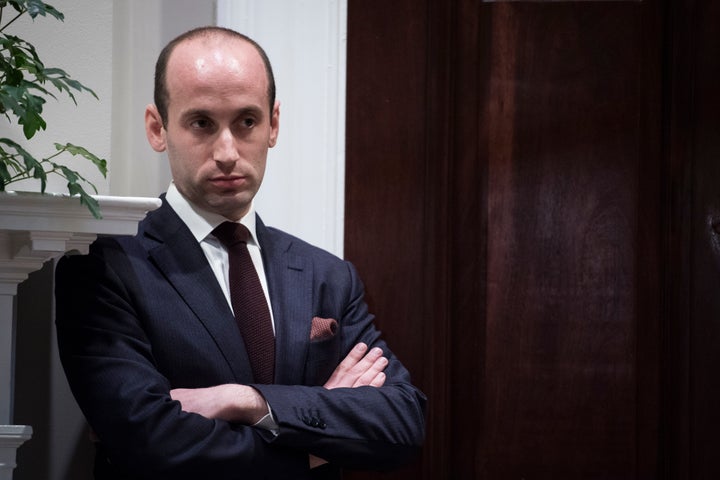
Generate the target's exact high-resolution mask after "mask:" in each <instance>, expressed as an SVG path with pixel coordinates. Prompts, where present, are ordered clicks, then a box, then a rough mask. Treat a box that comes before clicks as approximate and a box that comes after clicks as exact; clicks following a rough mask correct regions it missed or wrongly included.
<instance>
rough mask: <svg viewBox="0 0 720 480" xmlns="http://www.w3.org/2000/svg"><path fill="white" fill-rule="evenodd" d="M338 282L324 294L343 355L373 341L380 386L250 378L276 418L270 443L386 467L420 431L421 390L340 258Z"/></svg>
mask: <svg viewBox="0 0 720 480" xmlns="http://www.w3.org/2000/svg"><path fill="white" fill-rule="evenodd" d="M342 265H343V268H342V269H341V270H342V275H343V277H344V278H343V279H338V278H333V281H332V282H329V283H331V284H332V286H333V287H337V286H346V287H342V288H340V290H337V291H333V292H332V293H330V292H329V290H332V289H325V293H324V295H326V296H331V297H335V299H334V302H336V303H337V304H338V305H339V308H338V311H339V312H340V316H339V318H340V320H339V323H340V325H341V329H340V332H341V333H340V335H341V338H342V346H341V352H340V358H344V357H345V356H346V355H347V354H348V353H349V351H350V350H351V349H352V348H353V346H355V345H356V344H357V343H358V342H365V343H366V344H368V345H369V346H370V347H380V348H381V349H382V350H383V352H384V355H385V356H386V357H387V358H388V360H389V364H388V366H387V368H386V369H385V373H386V375H387V380H386V382H385V385H384V386H382V387H380V388H375V387H360V388H337V389H332V390H328V389H325V388H324V387H322V386H298V385H293V386H285V385H254V387H255V388H257V389H258V390H259V391H260V392H261V393H262V394H263V396H264V397H265V399H266V400H267V401H268V403H269V405H270V406H271V408H272V410H273V415H274V416H275V420H276V421H277V423H278V425H279V433H278V435H277V437H276V438H275V440H274V443H275V444H277V445H283V446H287V447H289V448H303V449H306V450H308V451H309V452H310V453H312V454H314V455H316V456H319V457H321V458H324V459H326V460H328V461H330V462H332V463H334V464H337V465H340V466H342V467H347V468H354V469H377V470H381V469H387V468H393V467H397V466H399V465H402V464H404V463H407V461H408V460H409V459H411V458H412V457H413V456H414V455H415V454H416V453H417V452H418V451H419V449H420V446H421V445H422V443H423V440H424V435H425V419H424V415H425V403H426V399H425V396H424V395H423V393H422V392H421V391H420V390H418V389H417V388H416V387H414V386H413V385H412V383H411V381H410V374H409V373H408V371H407V370H406V369H405V367H404V366H403V365H402V364H401V363H400V361H399V360H398V359H397V357H396V356H395V355H394V354H393V353H392V351H391V350H390V349H389V347H388V345H387V344H386V343H385V342H384V341H383V340H382V338H381V335H380V332H379V331H378V330H377V329H376V328H375V326H374V324H373V316H372V315H371V314H369V312H368V308H367V305H366V303H365V302H364V288H363V285H362V283H361V281H360V280H359V277H358V275H357V273H356V271H355V269H354V267H353V266H352V265H351V264H349V263H347V262H342Z"/></svg>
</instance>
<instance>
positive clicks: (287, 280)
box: [257, 218, 313, 385]
mask: <svg viewBox="0 0 720 480" xmlns="http://www.w3.org/2000/svg"><path fill="white" fill-rule="evenodd" d="M257 229H258V237H259V240H260V244H261V247H262V250H261V251H262V255H263V263H264V265H265V275H266V276H267V280H268V289H269V290H270V300H271V303H272V308H273V318H274V321H275V343H276V346H275V352H276V354H275V383H278V384H283V385H296V384H301V383H302V382H303V378H304V374H305V361H306V359H307V352H308V345H309V339H310V322H311V319H312V317H313V315H312V313H313V312H312V299H313V289H312V277H313V271H312V264H311V263H310V262H309V261H308V260H307V259H306V258H304V257H301V256H299V255H295V254H294V253H292V248H291V247H292V241H289V240H288V239H287V238H284V237H283V236H281V235H278V234H277V233H275V232H273V231H271V230H268V229H267V228H266V227H265V226H264V225H263V224H262V222H261V221H260V220H259V218H258V224H257Z"/></svg>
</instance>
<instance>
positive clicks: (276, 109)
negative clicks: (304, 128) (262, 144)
mask: <svg viewBox="0 0 720 480" xmlns="http://www.w3.org/2000/svg"><path fill="white" fill-rule="evenodd" d="M270 128H271V131H270V141H269V142H268V143H269V146H270V148H272V147H274V146H275V144H276V143H277V138H278V133H279V132H280V102H279V101H276V102H275V105H274V106H273V111H272V115H271V116H270Z"/></svg>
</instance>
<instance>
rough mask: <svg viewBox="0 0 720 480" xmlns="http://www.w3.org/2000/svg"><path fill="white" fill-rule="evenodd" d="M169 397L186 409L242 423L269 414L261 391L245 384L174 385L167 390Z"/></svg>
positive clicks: (247, 422) (254, 420) (252, 422)
mask: <svg viewBox="0 0 720 480" xmlns="http://www.w3.org/2000/svg"><path fill="white" fill-rule="evenodd" d="M170 397H172V399H173V400H177V401H178V402H180V405H181V406H182V409H183V410H184V411H186V412H192V413H197V414H200V415H202V416H203V417H205V418H214V419H219V420H226V421H228V422H235V423H242V424H243V425H254V424H255V423H257V422H258V421H259V420H260V419H261V418H262V417H264V416H265V415H266V414H267V413H268V408H267V403H266V402H265V399H264V398H263V396H262V395H260V392H258V391H257V390H255V389H254V388H252V387H249V386H247V385H236V384H226V385H218V386H216V387H209V388H176V389H173V390H170Z"/></svg>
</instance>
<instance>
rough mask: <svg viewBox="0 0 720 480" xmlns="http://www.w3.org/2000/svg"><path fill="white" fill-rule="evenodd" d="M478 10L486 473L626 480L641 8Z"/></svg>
mask: <svg viewBox="0 0 720 480" xmlns="http://www.w3.org/2000/svg"><path fill="white" fill-rule="evenodd" d="M485 14H487V15H490V16H491V18H492V32H493V33H492V38H491V42H492V43H493V48H492V50H491V53H492V56H491V58H490V59H489V61H488V64H487V72H486V75H485V76H486V77H487V79H488V81H489V83H490V93H489V95H488V102H487V104H486V109H485V111H484V117H483V118H482V119H481V121H480V124H481V125H486V128H488V129H489V133H488V135H487V137H488V138H489V139H490V145H489V155H488V159H487V161H488V163H489V167H488V170H489V194H488V195H489V199H488V211H489V220H488V274H487V275H488V292H487V301H488V304H487V327H486V328H487V331H486V336H487V357H486V364H485V370H486V372H487V373H486V378H487V380H486V389H485V390H486V391H485V395H486V398H487V399H488V402H487V403H486V411H485V416H486V420H485V424H486V425H487V426H488V430H487V431H486V433H485V434H486V435H487V437H488V438H487V439H486V443H487V445H488V447H487V450H486V452H485V455H486V472H487V473H488V474H489V476H490V477H491V478H513V477H516V476H519V477H523V476H528V477H529V476H534V477H536V478H558V477H561V478H635V477H636V475H637V474H638V471H637V465H636V459H637V456H638V448H639V446H638V444H637V440H638V439H637V430H636V428H637V422H638V417H637V410H638V403H637V402H638V397H637V395H638V392H637V386H638V381H639V378H640V376H641V375H642V374H643V372H639V371H638V370H637V366H638V351H637V349H636V347H637V342H638V335H639V332H638V319H637V316H636V315H637V311H638V305H637V293H638V287H639V283H638V276H639V272H638V264H637V262H636V258H637V255H638V245H637V237H638V228H639V218H640V214H641V212H640V211H639V203H638V202H639V200H638V198H639V197H638V190H639V188H638V186H639V185H638V182H639V180H640V178H641V176H640V171H639V166H640V160H641V158H640V156H639V152H641V151H642V149H643V144H642V141H643V135H642V131H641V125H642V124H641V116H640V114H641V112H642V111H643V110H642V109H643V99H644V97H643V94H642V82H641V81H642V80H643V79H642V78H641V75H642V70H641V65H643V62H644V59H643V58H642V53H643V51H642V48H641V45H642V44H641V38H642V37H641V34H642V25H643V24H642V21H641V20H642V17H641V7H640V6H639V5H638V4H634V5H628V4H586V5H583V6H578V5H577V4H574V5H573V4H567V3H560V4H554V5H552V6H549V5H541V4H537V3H532V4H518V3H503V4H496V5H494V6H493V7H492V8H491V9H490V8H489V9H487V10H486V11H485ZM657 138H659V135H658V137H657ZM640 191H642V190H640ZM653 447H654V446H653Z"/></svg>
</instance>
